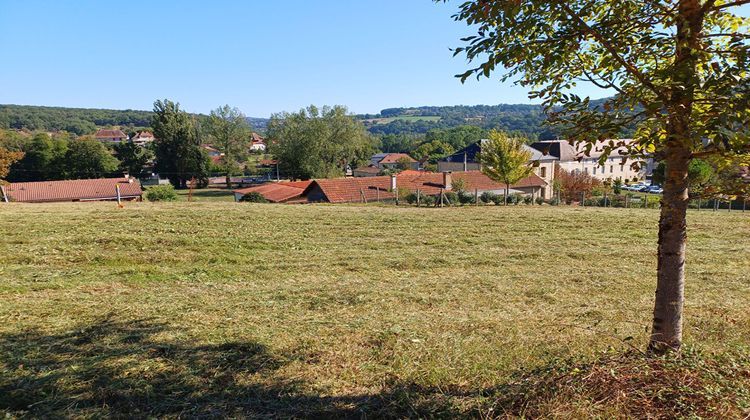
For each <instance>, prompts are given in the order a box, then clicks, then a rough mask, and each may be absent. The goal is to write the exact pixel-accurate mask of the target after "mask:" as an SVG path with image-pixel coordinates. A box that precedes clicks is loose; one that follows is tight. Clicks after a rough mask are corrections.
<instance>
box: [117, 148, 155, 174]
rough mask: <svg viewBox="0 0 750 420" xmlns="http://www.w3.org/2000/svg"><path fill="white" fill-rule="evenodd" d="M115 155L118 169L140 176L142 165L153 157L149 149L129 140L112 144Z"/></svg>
mask: <svg viewBox="0 0 750 420" xmlns="http://www.w3.org/2000/svg"><path fill="white" fill-rule="evenodd" d="M114 150H115V157H116V158H117V159H118V160H119V161H120V171H121V172H127V173H129V174H130V175H132V176H140V175H141V174H142V172H143V167H144V166H145V165H146V164H147V163H148V162H149V161H150V160H151V159H152V158H153V156H154V154H153V152H152V151H151V149H149V148H147V147H141V146H138V145H136V144H133V143H131V142H123V143H118V144H115V145H114Z"/></svg>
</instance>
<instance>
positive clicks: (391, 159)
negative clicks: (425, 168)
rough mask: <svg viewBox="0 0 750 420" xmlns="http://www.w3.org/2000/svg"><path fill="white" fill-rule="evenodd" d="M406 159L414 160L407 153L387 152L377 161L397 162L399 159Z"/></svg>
mask: <svg viewBox="0 0 750 420" xmlns="http://www.w3.org/2000/svg"><path fill="white" fill-rule="evenodd" d="M401 159H406V160H408V161H409V162H412V163H414V162H416V160H414V158H412V157H411V156H409V155H407V154H406V153H388V154H387V155H385V156H384V157H383V159H380V161H379V162H378V163H398V161H399V160H401Z"/></svg>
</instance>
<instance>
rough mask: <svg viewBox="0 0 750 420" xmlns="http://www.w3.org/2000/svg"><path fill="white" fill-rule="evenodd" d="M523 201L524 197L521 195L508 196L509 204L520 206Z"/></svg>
mask: <svg viewBox="0 0 750 420" xmlns="http://www.w3.org/2000/svg"><path fill="white" fill-rule="evenodd" d="M522 201H523V195H522V194H519V193H515V194H511V195H509V196H508V204H519V203H521V202H522Z"/></svg>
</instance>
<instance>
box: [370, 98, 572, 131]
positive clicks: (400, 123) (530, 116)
mask: <svg viewBox="0 0 750 420" xmlns="http://www.w3.org/2000/svg"><path fill="white" fill-rule="evenodd" d="M359 117H360V118H361V119H363V120H371V119H378V118H397V117H440V119H439V120H438V121H428V120H411V121H410V120H405V119H395V120H393V121H390V122H387V123H382V122H377V121H376V122H375V123H370V124H368V130H369V131H370V132H371V133H373V134H426V133H427V132H428V131H430V130H435V129H447V128H452V127H457V126H461V125H472V126H476V127H479V128H482V129H485V130H490V129H499V130H503V131H507V132H517V133H521V134H524V135H526V136H528V137H530V138H532V139H554V138H557V136H558V133H557V132H556V131H554V130H553V129H551V128H549V127H546V126H545V125H544V122H545V121H546V119H547V117H546V116H545V115H544V112H542V108H541V106H539V105H510V104H501V105H475V106H465V105H457V106H424V107H417V108H387V109H384V110H382V111H380V114H377V115H370V114H368V115H361V116H359Z"/></svg>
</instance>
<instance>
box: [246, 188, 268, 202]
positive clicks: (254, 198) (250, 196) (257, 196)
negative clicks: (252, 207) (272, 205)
mask: <svg viewBox="0 0 750 420" xmlns="http://www.w3.org/2000/svg"><path fill="white" fill-rule="evenodd" d="M240 202H242V203H268V200H267V199H266V197H263V194H261V193H259V192H257V191H253V192H249V193H247V194H245V195H243V196H242V198H240Z"/></svg>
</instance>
